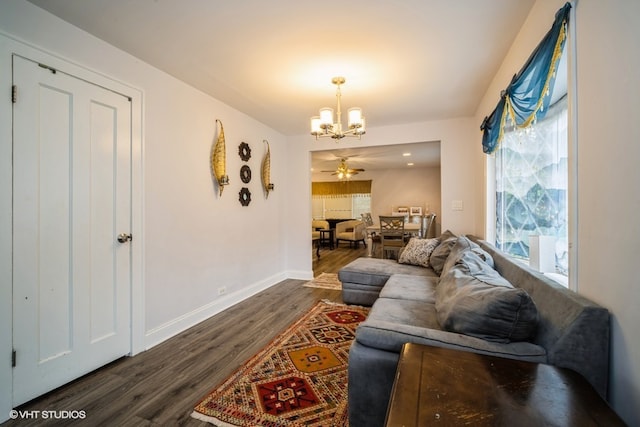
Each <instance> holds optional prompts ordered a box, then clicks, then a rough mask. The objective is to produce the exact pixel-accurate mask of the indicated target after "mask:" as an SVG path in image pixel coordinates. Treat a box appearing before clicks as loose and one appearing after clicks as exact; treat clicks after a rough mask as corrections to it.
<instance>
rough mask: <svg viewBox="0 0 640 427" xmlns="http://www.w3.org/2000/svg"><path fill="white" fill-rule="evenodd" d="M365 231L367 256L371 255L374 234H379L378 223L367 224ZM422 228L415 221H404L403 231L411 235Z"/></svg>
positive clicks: (417, 233)
mask: <svg viewBox="0 0 640 427" xmlns="http://www.w3.org/2000/svg"><path fill="white" fill-rule="evenodd" d="M365 230H366V232H367V237H366V242H367V256H368V257H371V255H372V247H373V236H374V235H375V234H380V224H379V223H378V224H373V225H370V226H368V227H367V228H366V229H365ZM421 230H422V225H421V224H419V223H415V222H405V223H404V231H405V233H408V234H412V235H414V234H415V235H419V233H420V232H421Z"/></svg>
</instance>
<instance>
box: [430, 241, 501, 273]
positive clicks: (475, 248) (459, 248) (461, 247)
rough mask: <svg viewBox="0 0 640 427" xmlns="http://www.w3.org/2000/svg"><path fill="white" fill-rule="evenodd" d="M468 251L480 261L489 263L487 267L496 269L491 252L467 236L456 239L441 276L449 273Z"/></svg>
mask: <svg viewBox="0 0 640 427" xmlns="http://www.w3.org/2000/svg"><path fill="white" fill-rule="evenodd" d="M468 250H469V251H472V252H474V253H475V254H476V255H478V256H479V257H480V259H482V260H483V261H484V262H486V263H487V265H489V267H491V268H494V264H493V257H492V256H491V255H490V254H489V252H487V251H485V250H484V249H482V248H481V247H480V245H478V244H477V243H475V242H472V241H471V240H469V239H468V238H467V237H466V236H458V238H457V239H456V243H455V244H454V245H453V247H452V248H451V251H450V252H449V255H448V256H447V259H446V261H445V263H444V265H443V267H442V271H441V272H440V275H443V274H446V273H447V271H449V269H450V268H451V267H453V266H454V265H455V264H456V262H458V261H459V260H460V258H461V257H462V255H463V254H464V252H465V251H468Z"/></svg>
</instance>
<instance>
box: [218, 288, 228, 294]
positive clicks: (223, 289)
mask: <svg viewBox="0 0 640 427" xmlns="http://www.w3.org/2000/svg"><path fill="white" fill-rule="evenodd" d="M226 293H227V288H225V287H224V286H223V287H221V288H218V295H224V294H226Z"/></svg>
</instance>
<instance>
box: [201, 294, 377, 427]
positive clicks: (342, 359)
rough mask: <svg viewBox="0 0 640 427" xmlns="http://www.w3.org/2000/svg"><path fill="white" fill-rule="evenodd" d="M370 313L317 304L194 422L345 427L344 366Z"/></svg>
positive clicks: (221, 389)
mask: <svg viewBox="0 0 640 427" xmlns="http://www.w3.org/2000/svg"><path fill="white" fill-rule="evenodd" d="M368 312H369V309H368V308H366V307H358V306H349V305H344V304H336V303H331V302H327V301H320V302H318V303H317V304H316V305H315V306H314V307H313V308H312V309H311V310H310V311H309V312H308V313H307V314H305V315H304V316H303V317H302V318H300V319H299V320H297V321H296V322H294V323H293V324H292V325H291V326H289V328H288V329H287V330H286V331H284V332H283V333H282V334H281V335H279V336H278V337H276V338H275V339H274V340H273V341H272V342H271V343H270V344H269V345H267V347H265V348H264V349H263V350H261V351H260V352H259V353H258V354H256V355H255V356H254V357H252V358H251V359H250V360H249V361H248V362H247V363H245V364H244V365H243V366H241V367H240V368H239V369H238V370H237V371H236V372H235V373H233V374H232V375H231V376H230V377H229V378H228V379H227V380H225V381H224V382H223V383H222V384H220V385H219V386H218V387H217V388H215V389H214V390H213V391H212V392H211V393H209V395H207V396H206V397H205V398H204V399H203V400H202V401H201V402H200V403H199V404H198V405H197V406H196V408H195V410H194V412H193V413H192V414H191V416H192V417H194V418H197V419H200V420H204V421H207V422H209V423H211V424H213V425H216V426H220V427H229V426H252V427H253V426H269V427H293V426H340V427H342V426H347V425H348V419H347V362H348V355H349V346H350V345H351V342H352V341H353V339H354V337H355V329H356V326H358V324H360V322H362V321H363V320H364V319H365V318H366V315H367V314H368Z"/></svg>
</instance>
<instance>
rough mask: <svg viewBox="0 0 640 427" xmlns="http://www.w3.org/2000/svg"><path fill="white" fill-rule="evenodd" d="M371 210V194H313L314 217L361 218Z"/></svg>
mask: <svg viewBox="0 0 640 427" xmlns="http://www.w3.org/2000/svg"><path fill="white" fill-rule="evenodd" d="M367 212H371V194H345V195H342V196H313V198H312V215H313V218H314V219H325V218H333V219H353V218H355V219H359V218H360V215H361V214H363V213H367Z"/></svg>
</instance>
